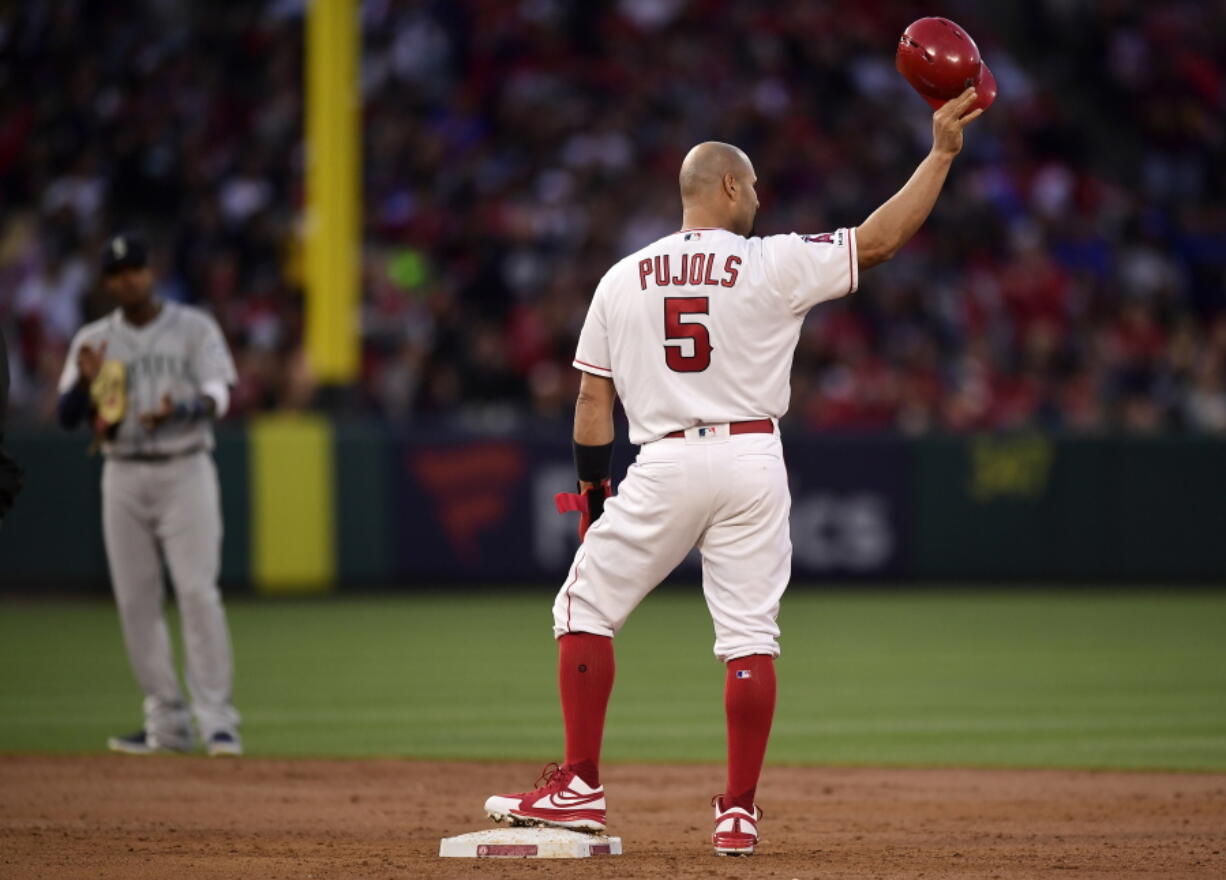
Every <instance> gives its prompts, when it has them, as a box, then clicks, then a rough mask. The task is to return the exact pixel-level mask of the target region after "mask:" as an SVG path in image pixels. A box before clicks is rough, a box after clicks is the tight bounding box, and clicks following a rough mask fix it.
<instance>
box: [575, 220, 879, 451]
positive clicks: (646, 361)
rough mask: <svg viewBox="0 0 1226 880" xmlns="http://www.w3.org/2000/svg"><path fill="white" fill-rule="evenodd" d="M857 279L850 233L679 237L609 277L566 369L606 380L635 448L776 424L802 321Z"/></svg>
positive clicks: (695, 232)
mask: <svg viewBox="0 0 1226 880" xmlns="http://www.w3.org/2000/svg"><path fill="white" fill-rule="evenodd" d="M858 280H859V279H858V271H857V266H856V234H855V230H854V229H839V230H837V231H836V232H831V233H823V234H820V235H797V234H796V233H792V234H790V235H771V236H766V237H764V238H744V237H742V236H740V235H737V234H735V233H733V232H729V231H728V230H726V229H683V230H681V231H680V232H675V233H673V234H672V235H668V236H665V237H664V238H661V239H660V240H659V241H657V242H655V243H653V244H650V245H648V246H647V247H645V248H643V249H642V250H640V251H638V252H637V253H634V254H631V255H630V256H628V257H626V258H625V259H623V260H621V261H620V262H618V263H617V264H616V265H615V266H613V268H612V269H610V270H609V271H608V272H607V273H606V274H605V276H604V278H602V279H601V281H600V284H599V285H598V286H597V287H596V293H595V295H594V296H593V297H592V303H591V306H590V307H589V309H588V314H587V320H586V321H585V322H584V325H583V331H582V333H581V334H580V336H579V345H578V349H577V351H576V353H575V361H574V365H575V366H576V367H577V368H578V369H580V370H583V371H585V372H588V373H592V374H594V375H597V376H604V377H606V378H611V379H612V380H613V383H614V385H615V386H616V388H617V393H618V396H619V397H620V398H621V400H622V404H623V406H624V407H625V409H626V416H627V418H628V419H629V422H630V442H631V443H635V444H639V445H641V444H643V443H648V442H650V441H652V440H656V439H659V438H660V437H663V436H664V435H666V434H669V433H671V432H673V431H678V430H683V429H686V428H690V427H693V426H695V425H701V424H712V423H728V422H740V421H749V420H752V419H764V418H776V419H777V418H779V417H780V416H782V415H783V414H784V413H785V412H787V408H788V402H789V399H790V396H791V383H790V375H791V371H792V355H793V353H794V351H795V348H796V343H797V341H798V340H799V338H800V327H801V323H802V322H803V321H804V317H805V314H806V313H807V312H808V311H809V309H811V308H812V307H813V306H815V305H817V304H818V303H820V302H824V301H826V300H831V299H835V298H837V297H840V296H843V295H845V294H848V293H851V292H852V291H854V290H855V289H856V285H857V283H858Z"/></svg>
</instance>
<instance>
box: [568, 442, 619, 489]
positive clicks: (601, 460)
mask: <svg viewBox="0 0 1226 880" xmlns="http://www.w3.org/2000/svg"><path fill="white" fill-rule="evenodd" d="M612 464H613V444H612V443H604V444H602V445H600V446H585V445H583V444H582V443H578V442H576V443H575V470H576V471H577V472H578V473H579V480H580V481H581V482H584V483H599V482H600V481H601V480H603V479H605V478H606V477H608V476H609V470H610V468H611V467H612Z"/></svg>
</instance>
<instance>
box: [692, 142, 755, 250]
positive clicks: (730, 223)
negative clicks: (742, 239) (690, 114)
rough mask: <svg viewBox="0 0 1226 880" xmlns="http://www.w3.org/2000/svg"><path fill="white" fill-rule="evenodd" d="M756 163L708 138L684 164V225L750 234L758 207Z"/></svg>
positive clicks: (736, 150)
mask: <svg viewBox="0 0 1226 880" xmlns="http://www.w3.org/2000/svg"><path fill="white" fill-rule="evenodd" d="M756 180H757V177H756V176H755V175H754V170H753V163H751V162H750V161H749V157H748V156H746V155H745V153H744V152H743V151H742V150H740V149H738V148H737V147H734V146H732V144H725V143H720V142H719V141H706V142H704V143H701V144H699V145H698V146H696V147H694V148H693V149H692V150H690V152H689V153H688V154H687V155H686V157H685V161H684V162H682V163H681V174H680V177H679V183H680V185H681V207H682V209H683V211H684V212H685V217H686V219H685V221H684V226H685V227H686V228H693V227H696V226H711V227H719V228H723V229H730V230H732V231H733V232H736V233H737V234H738V235H748V234H749V233H750V231H751V230H752V228H753V218H754V215H755V214H756V213H757V210H758V197H757V194H756V193H755V192H754V183H755V182H756Z"/></svg>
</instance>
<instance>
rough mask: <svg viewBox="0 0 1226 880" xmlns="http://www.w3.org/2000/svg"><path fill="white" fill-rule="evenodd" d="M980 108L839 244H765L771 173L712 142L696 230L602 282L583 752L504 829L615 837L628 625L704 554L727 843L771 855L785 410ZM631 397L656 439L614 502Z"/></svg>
mask: <svg viewBox="0 0 1226 880" xmlns="http://www.w3.org/2000/svg"><path fill="white" fill-rule="evenodd" d="M974 100H975V92H974V90H973V89H968V90H967V91H966V92H965V93H963V94H962V95H961V96H960V97H959V98H957V99H955V100H953V101H950V102H949V103H947V104H946V105H945V106H944V107H942V108H941V109H940V110H938V111H937V112H936V113H935V114H934V115H933V146H932V151H931V152H930V153H929V154H928V156H927V158H925V159H924V161H923V162H921V163H920V165H919V167H918V168H917V169H916V171H915V173H914V174H913V175H912V177H911V179H910V180H909V181H908V182H907V183H906V185H905V186H903V188H902V189H901V190H899V192H898V193H897V194H895V195H894V196H893V197H892V198H891V199H890V200H889V201H887V202H886V203H885V204H883V205H882V206H881V207H880V208H878V209H877V210H876V211H875V212H873V214H872V215H871V216H870V217H869V218H868V219H867V220H865V221H864V223H863V224H861V225H860V226H859V227H858V228H855V229H852V228H847V229H839V230H836V231H835V232H831V233H825V234H820V235H796V234H791V235H773V236H767V237H765V238H755V237H747V236H750V235H751V234H752V230H753V223H754V216H755V214H756V213H757V210H758V198H757V194H756V193H755V191H754V184H755V182H756V176H755V174H754V170H753V165H752V164H751V163H750V161H749V158H748V157H747V156H746V155H745V154H744V153H743V152H741V151H740V150H738V149H737V148H736V147H732V146H729V145H728V144H721V143H713V142H711V143H703V144H699V145H698V146H696V147H695V148H694V149H693V150H691V151H690V153H689V155H688V156H686V158H685V162H684V163H683V164H682V166H681V175H680V184H681V201H682V208H683V217H682V228H681V230H680V231H678V232H676V233H674V234H672V235H668V236H665V237H664V238H662V239H660V240H659V241H657V242H655V243H654V244H651V245H648V246H647V247H645V248H643V249H642V250H641V251H638V252H637V253H634V254H631V255H630V256H628V257H626V258H625V259H623V260H621V261H620V262H619V263H617V264H616V265H615V266H614V267H613V268H612V269H610V270H609V272H608V273H607V274H606V275H605V276H604V278H603V279H602V280H601V282H600V284H599V285H598V286H597V288H596V293H595V295H594V296H593V298H592V302H591V306H590V308H589V310H588V315H587V320H586V322H585V323H584V326H583V330H582V332H581V334H580V336H579V345H578V350H577V352H576V354H575V360H574V365H575V367H577V368H578V369H579V370H581V371H583V377H582V382H581V386H580V391H579V399H578V402H577V404H576V407H575V430H574V441H575V459H576V466H577V470H578V473H579V481H580V482H579V487H580V492H581V494H580V495H573V496H559V509H569V510H579V511H580V512H581V514H582V516H581V519H580V534H581V537H583V543H582V545H581V546H580V548H579V550H578V551H577V552H576V554H575V560H574V562H573V563H572V565H571V568H570V572H569V574H568V575H567V577H566V580H565V583H564V585H563V587H562V589H561V591H560V592H559V593H558V596H557V599H556V601H555V602H554V606H553V618H554V636H555V637H556V638H557V640H558V644H559V667H558V668H559V685H560V690H561V697H562V714H563V719H564V722H565V726H566V759H565V763H564V764H562V765H561V766H560V767H559V766H557V765H549V766H548V767H547V768H546V773H545V774H544V778H543V779H542V780H540V781H539V782H538V786H539V787H538V788H536V789H535V790H534V791H530V792H523V793H519V794H510V795H495V796H493V797H491V798H489V799H488V800H487V801H486V804H485V808H486V812H487V813H488V814H489V815H490V816H491V817H492V818H493V819H495V820H496V821H503V820H509V821H511V822H512V823H514V824H521V825H549V826H556V827H563V828H575V829H581V830H589V831H600V830H603V829H604V828H605V825H606V810H605V796H604V788H603V787H602V786H601V783H600V773H599V762H600V744H601V739H602V735H603V730H604V719H605V710H606V707H607V706H608V701H609V695H610V693H611V691H612V687H613V671H614V663H613V641H612V640H613V636H614V635H616V634H617V632H618V630H619V629H620V628H621V626H622V624H623V623H625V621H626V618H627V617H628V616H629V615H630V612H631V611H633V610H634V608H635V607H636V606H637V605H638V604H639V602H641V601H642V600H643V598H644V597H645V596H646V595H647V594H648V593H649V592H651V591H652V590H653V589H654V588H655V587H656V585H657V584H659V583H660V581H661V580H663V579H664V578H665V577H666V576H667V575H668V574H669V572H671V571H672V570H673V568H675V567H676V566H677V564H678V563H680V562H681V560H682V559H684V558H685V556H686V554H687V553H689V551H690V550H691V549H692V548H694V547H697V548H698V549H699V551H700V552H701V554H702V582H703V592H704V594H705V596H706V600H707V606H708V608H709V609H710V612H711V618H712V620H713V621H714V624H715V654H716V656H717V657H719V659H720V660H722V661H723V662H724V663H725V664H726V666H727V674H726V679H725V691H724V693H725V698H724V703H725V710H726V714H727V725H728V778H727V782H726V785H725V787H724V790H723V792H722V793H721V794H718V795H716V796H715V797H714V798H713V799H712V804H713V806H714V807H715V830H714V833H713V834H712V842H713V844H714V846H715V852H716V853H718V854H720V855H734V854H739V855H749V854H752V853H753V851H754V848H755V847H756V845H757V843H758V822H759V820H760V818H761V815H762V814H761V811H760V810H759V809H758V807H757V805H756V804H755V801H754V797H755V792H756V789H757V785H758V776H759V774H760V771H761V768H762V761H763V758H764V756H765V753H766V743H767V739H768V738H769V736H770V727H771V720H772V718H773V715H774V710H775V668H774V658H775V657H777V656H778V654H779V643H778V639H779V627H778V625H777V623H776V618H777V616H778V612H779V601H780V599H781V597H782V596H783V592H784V590H785V589H786V587H787V584H788V578H789V575H790V571H791V551H792V546H791V539H790V536H789V528H788V513H789V508H790V497H789V494H788V479H787V470H786V468H785V467H784V462H783V449H782V446H781V444H780V439H779V427H778V420H779V418H780V417H781V416H782V415H783V414H784V413H785V412H786V411H787V407H788V400H789V396H790V387H789V375H790V372H791V366H792V354H793V351H794V349H795V347H796V342H797V340H798V339H799V337H800V329H801V323H802V321H803V320H804V317H805V315H806V314H807V313H808V311H809V310H810V309H811V308H813V307H814V306H816V305H817V304H819V303H821V302H825V301H827V300H832V299H836V298H838V297H841V296H846V295H847V294H849V293H852V292H854V291H855V289H856V287H857V285H858V284H859V278H860V272H861V271H862V270H864V269H867V268H869V267H871V266H874V265H876V264H878V263H881V262H883V261H884V260H887V259H889V258H890V257H891V256H893V255H894V253H895V252H896V251H897V250H898V249H899V248H900V247H902V246H903V244H905V243H906V242H907V241H908V240H909V239H910V238H911V236H912V235H914V234H915V232H916V230H917V229H919V227H920V225H921V224H922V223H923V222H924V220H925V218H926V217H927V216H928V214H929V212H930V211H931V210H932V206H933V204H935V202H936V199H937V196H938V194H939V193H940V191H941V187H942V185H943V184H944V181H945V177H946V174H947V173H948V171H949V167H950V164H951V163H952V161H953V159H954V157H955V156H956V155H957V154H958V152H959V151H960V150H961V148H962V131H963V129H964V128H965V127H966V126H967V125H968V124H969V123H970V122H971V121H972V120H974V119H975V118H976V117H977V116H979V114H980V113H981V112H982V111H980V110H975V111H971V112H968V111H970V108H971V106H972V104H973V102H974ZM964 114H965V115H964ZM617 396H620V397H621V400H622V404H623V405H624V407H625V410H626V417H627V419H628V420H629V423H630V441H631V442H632V443H635V444H639V445H640V447H641V448H640V451H639V454H638V457H637V458H636V459H635V462H634V464H633V465H632V466H631V468H630V470H629V472H628V474H627V475H626V479H625V480H624V481H623V482H622V484H621V486H620V488H619V491H618V494H617V495H615V496H612V495H611V494H610V485H609V479H608V475H609V465H610V456H611V453H612V445H613V403H614V398H615V397H617ZM606 498H607V499H608V500H607V501H606ZM602 514H603V515H602ZM589 525H590V529H589Z"/></svg>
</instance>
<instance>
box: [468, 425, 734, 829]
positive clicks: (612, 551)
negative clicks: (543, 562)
mask: <svg viewBox="0 0 1226 880" xmlns="http://www.w3.org/2000/svg"><path fill="white" fill-rule="evenodd" d="M707 457H708V453H707V451H706V450H705V449H701V448H699V449H694V448H690V447H688V446H687V445H686V444H685V443H681V442H675V441H673V440H666V441H660V442H657V443H651V444H647V445H646V446H644V447H643V448H642V450H641V451H640V452H639V456H638V459H637V460H636V461H635V463H634V465H633V466H632V467H631V468H630V472H629V473H628V474H627V476H626V479H625V480H624V481H623V482H622V484H621V486H620V487H619V488H618V493H617V495H615V496H614V497H613V498H610V499H609V501H608V502H606V504H605V512H604V515H603V516H601V518H600V519H598V520H597V521H596V522H595V523H594V524H593V525H592V527H591V529H589V530H588V533H587V537H586V539H585V540H584V543H583V545H582V546H581V547H580V548H579V550H578V552H577V553H576V554H575V560H574V562H573V563H572V564H571V568H570V572H569V573H568V574H567V576H566V580H565V581H564V583H563V586H562V589H561V590H560V591H559V593H558V595H557V598H556V599H555V601H554V608H553V613H554V636H555V637H556V638H557V639H558V686H559V691H560V694H561V700H562V719H563V722H564V725H565V730H566V762H565V763H564V764H563V765H562V766H561V767H557V768H556V769H554V770H552V771H549V772H547V776H546V778H545V779H543V780H542V781H541V782H540V783H538V784H539V787H538V788H537V789H535V790H534V791H530V792H519V793H516V794H506V795H494V796H493V797H491V798H489V799H488V800H487V801H486V802H485V809H486V812H487V813H488V814H489V815H490V816H491V817H492V818H494V819H495V820H496V821H502V820H504V819H507V820H509V821H511V822H514V823H517V824H541V825H553V826H558V827H563V828H581V829H585V830H591V831H600V830H603V829H604V827H605V818H606V808H605V799H604V788H603V786H602V785H601V783H600V748H601V740H602V738H603V734H604V723H605V711H606V709H607V707H608V703H609V696H610V694H611V692H612V689H613V668H614V660H613V636H614V635H615V634H616V633H617V631H618V630H619V629H620V628H621V626H622V624H624V623H625V621H626V618H627V617H629V615H630V613H631V612H632V611H633V610H634V608H635V607H637V606H638V604H639V602H641V601H642V600H643V598H644V597H645V596H646V595H647V594H648V593H650V592H651V591H652V590H653V589H655V587H656V585H657V584H659V583H660V581H661V580H663V579H664V577H666V576H667V575H668V573H669V572H670V571H672V570H673V569H674V568H675V567H676V566H677V565H678V563H680V562H681V560H682V559H684V558H685V554H686V553H687V552H688V551H689V550H690V549H691V548H692V547H693V546H694V543H695V541H696V540H697V538H698V536H699V535H700V534H701V532H702V529H703V527H704V525H705V523H706V518H707V510H708V509H709V504H708V500H709V498H710V496H711V482H710V480H709V479H708V476H709V472H708V470H707V468H706V462H707Z"/></svg>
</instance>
